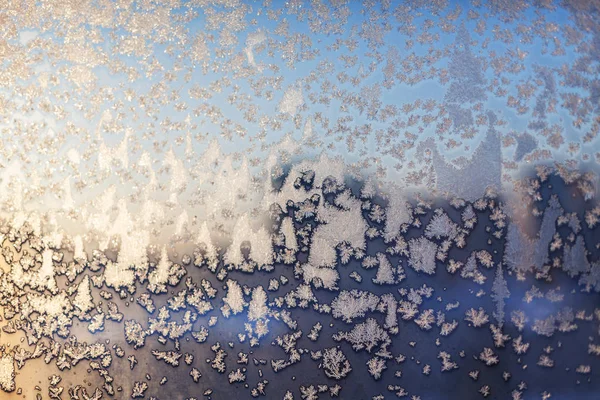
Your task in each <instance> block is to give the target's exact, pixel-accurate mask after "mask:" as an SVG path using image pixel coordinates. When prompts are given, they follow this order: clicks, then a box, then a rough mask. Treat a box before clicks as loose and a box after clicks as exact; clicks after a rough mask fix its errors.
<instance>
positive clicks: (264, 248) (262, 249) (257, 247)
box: [224, 214, 273, 269]
mask: <svg viewBox="0 0 600 400" xmlns="http://www.w3.org/2000/svg"><path fill="white" fill-rule="evenodd" d="M244 242H249V243H250V246H251V248H250V259H251V260H253V261H255V262H256V263H257V264H258V266H259V269H260V268H261V267H262V266H266V265H270V264H272V263H273V245H272V244H271V236H270V235H269V232H267V230H266V229H265V228H264V227H260V228H259V229H258V230H257V231H256V232H255V231H254V230H253V229H252V227H251V226H250V221H249V218H248V215H247V214H244V215H243V216H242V217H241V218H240V219H239V220H238V222H237V223H236V224H235V227H234V229H233V234H232V243H231V245H230V246H229V248H228V249H227V252H226V253H225V256H224V261H225V264H229V265H233V266H236V267H239V266H241V264H242V263H243V262H244V255H243V254H242V250H241V245H242V243H244Z"/></svg>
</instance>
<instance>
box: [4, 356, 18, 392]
mask: <svg viewBox="0 0 600 400" xmlns="http://www.w3.org/2000/svg"><path fill="white" fill-rule="evenodd" d="M0 388H1V389H2V390H4V391H5V392H12V391H13V390H15V364H14V359H13V356H11V355H9V354H2V355H1V356H0Z"/></svg>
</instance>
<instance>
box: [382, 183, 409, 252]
mask: <svg viewBox="0 0 600 400" xmlns="http://www.w3.org/2000/svg"><path fill="white" fill-rule="evenodd" d="M387 198H388V206H387V208H386V211H385V213H386V219H385V228H384V231H383V238H384V239H385V241H386V242H390V241H392V240H393V239H395V238H396V237H397V236H398V234H399V233H400V227H401V226H402V224H410V223H411V222H412V210H411V208H410V205H409V204H408V203H407V201H406V198H405V196H404V194H403V193H402V192H401V190H400V189H399V188H398V187H396V186H394V187H392V189H391V190H390V191H389V192H388V196H387Z"/></svg>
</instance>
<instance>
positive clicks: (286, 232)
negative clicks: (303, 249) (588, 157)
mask: <svg viewBox="0 0 600 400" xmlns="http://www.w3.org/2000/svg"><path fill="white" fill-rule="evenodd" d="M281 233H282V234H283V236H284V237H285V247H287V248H288V249H291V250H298V241H297V240H296V232H295V231H294V222H293V221H292V218H290V217H285V218H284V219H283V221H281Z"/></svg>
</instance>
